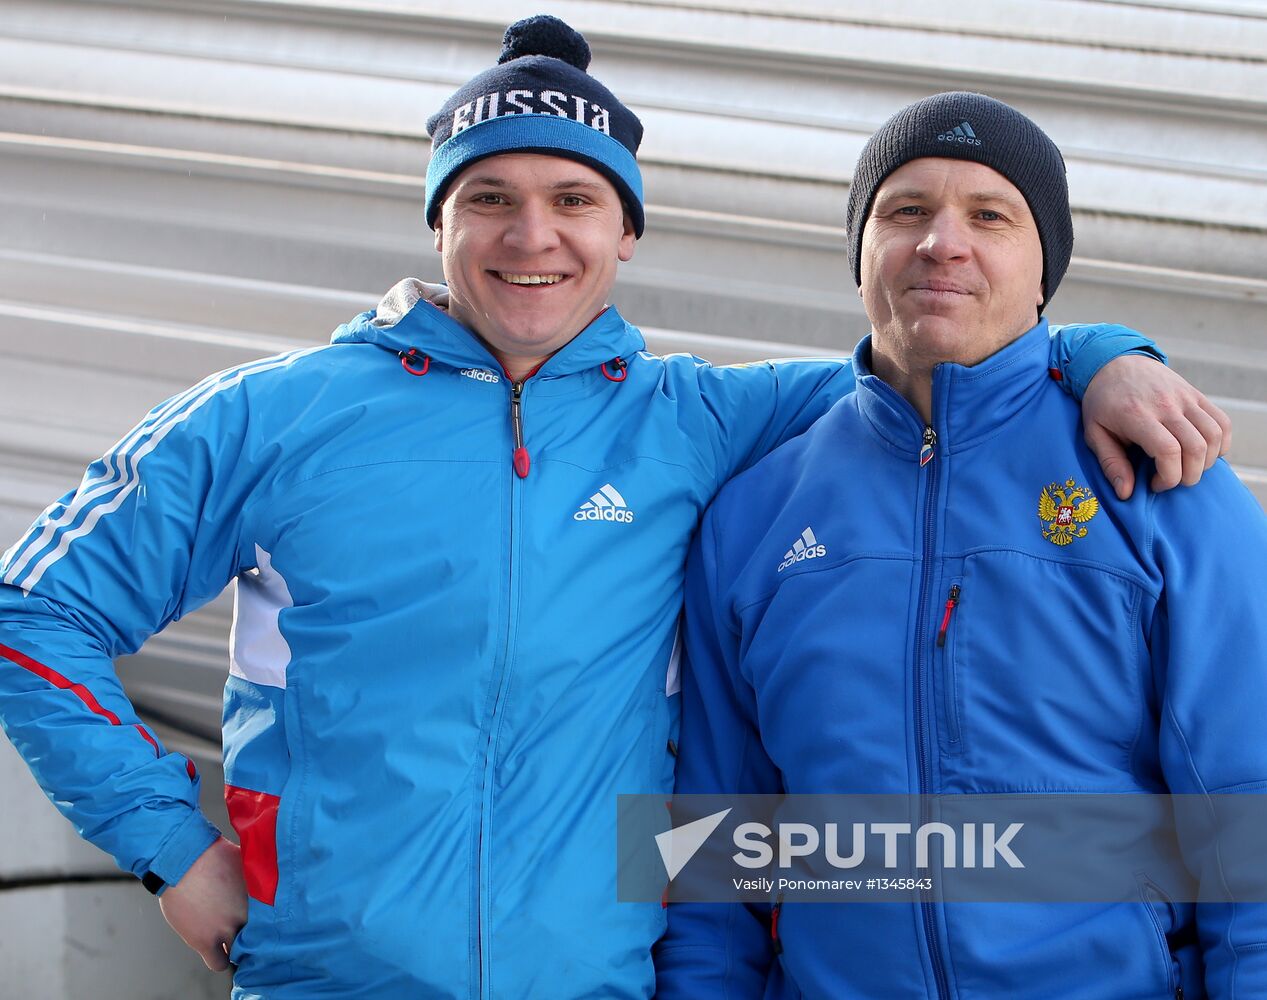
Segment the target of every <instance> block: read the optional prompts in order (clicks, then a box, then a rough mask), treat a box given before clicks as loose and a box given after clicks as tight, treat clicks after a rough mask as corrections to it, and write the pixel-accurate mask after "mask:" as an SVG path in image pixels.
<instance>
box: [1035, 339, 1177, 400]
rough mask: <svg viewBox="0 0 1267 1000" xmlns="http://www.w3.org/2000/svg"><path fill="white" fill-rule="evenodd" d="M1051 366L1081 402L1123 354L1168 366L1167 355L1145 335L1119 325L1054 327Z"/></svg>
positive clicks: (1069, 390)
mask: <svg viewBox="0 0 1267 1000" xmlns="http://www.w3.org/2000/svg"><path fill="white" fill-rule="evenodd" d="M1051 332H1052V345H1051V367H1052V368H1054V369H1056V370H1058V371H1059V372H1060V373H1061V375H1062V384H1063V385H1064V387H1065V388H1066V389H1067V390H1068V392H1069V393H1070V394H1071V395H1072V396H1073V397H1074V398H1075V399H1078V400H1080V399H1082V397H1083V396H1084V395H1085V394H1086V391H1087V386H1089V385H1090V384H1091V380H1092V379H1093V378H1095V376H1096V375H1097V374H1098V373H1099V371H1100V369H1101V368H1103V367H1104V366H1105V365H1106V364H1108V363H1109V362H1110V361H1112V360H1113V359H1114V358H1118V357H1121V356H1122V355H1123V354H1142V355H1145V356H1147V357H1150V358H1154V359H1156V360H1157V361H1160V362H1161V363H1162V364H1166V363H1167V359H1166V354H1165V352H1164V351H1162V349H1161V348H1160V347H1158V346H1157V345H1156V344H1155V343H1154V342H1153V341H1152V340H1150V339H1149V338H1147V337H1145V336H1144V335H1143V334H1142V333H1139V332H1137V331H1135V330H1132V329H1130V328H1129V327H1125V326H1118V325H1117V324H1116V323H1096V324H1080V323H1079V324H1070V325H1067V326H1054V325H1053V326H1052V327H1051Z"/></svg>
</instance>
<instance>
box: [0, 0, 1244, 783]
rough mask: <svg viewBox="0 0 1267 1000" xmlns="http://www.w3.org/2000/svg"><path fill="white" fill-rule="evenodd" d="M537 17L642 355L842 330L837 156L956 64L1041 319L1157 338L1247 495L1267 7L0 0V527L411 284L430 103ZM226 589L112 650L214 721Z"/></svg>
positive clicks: (144, 681)
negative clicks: (129, 646)
mask: <svg viewBox="0 0 1267 1000" xmlns="http://www.w3.org/2000/svg"><path fill="white" fill-rule="evenodd" d="M541 7H547V8H548V9H549V10H551V11H552V12H554V13H557V14H559V15H560V16H562V17H564V18H565V19H567V20H569V21H570V22H571V23H573V24H574V25H576V26H577V27H578V28H580V29H581V30H583V31H584V32H585V33H586V34H587V36H588V37H589V39H590V41H591V43H592V45H593V49H594V61H593V64H592V66H591V69H592V71H593V72H594V74H595V75H596V76H598V77H599V78H600V79H602V80H603V81H604V82H605V83H607V84H608V85H609V86H610V87H611V88H612V89H613V90H614V91H615V92H616V93H617V94H619V95H621V96H622V97H623V98H624V99H625V100H626V101H627V102H628V103H629V104H630V105H631V106H633V107H634V108H635V110H636V111H637V113H638V114H639V115H640V116H641V117H642V119H643V121H644V123H645V124H646V127H647V134H646V140H645V143H644V146H643V152H642V155H641V157H640V158H641V161H642V164H643V169H644V173H645V177H646V182H647V192H648V201H649V208H648V235H647V236H646V238H645V239H643V240H642V241H641V243H640V245H639V247H638V251H637V255H636V257H635V258H634V260H633V261H632V262H630V263H629V264H627V265H625V266H624V267H623V268H622V272H621V277H620V282H619V286H618V290H617V292H616V295H615V301H616V302H617V303H618V304H619V305H620V307H621V310H622V312H624V314H625V315H626V316H627V317H630V318H631V319H633V320H634V321H635V322H639V323H641V324H643V325H644V327H645V328H648V330H649V333H650V339H651V341H652V345H653V347H655V348H657V349H660V350H683V349H686V350H691V351H694V352H695V353H698V354H703V355H705V356H708V357H710V358H713V359H714V360H719V361H729V360H735V359H740V358H750V357H760V356H767V355H771V354H796V353H823V352H825V351H830V352H847V351H848V350H850V349H851V348H852V346H853V344H854V343H855V341H856V340H857V339H858V337H859V336H861V335H862V334H863V333H864V332H865V331H866V324H865V319H864V317H863V315H862V310H861V304H860V302H859V300H858V298H857V295H856V292H855V289H854V287H853V283H852V280H851V279H850V276H849V274H848V270H847V266H846V264H845V261H844V253H843V224H842V219H843V213H844V205H845V200H846V196H847V191H848V183H849V177H850V172H851V170H852V167H853V163H854V161H855V159H856V157H857V154H858V151H859V149H860V148H861V146H862V143H863V142H864V141H865V139H866V137H867V136H868V134H869V133H870V132H871V131H872V130H873V129H874V128H875V127H876V126H877V125H879V124H880V123H881V122H882V121H883V120H884V119H885V118H886V117H888V115H889V114H890V113H892V112H893V111H894V110H896V109H897V108H898V107H900V106H902V105H903V104H905V103H907V102H909V101H911V100H914V99H916V98H918V97H921V96H923V95H926V94H928V93H932V92H935V91H939V90H946V89H974V90H983V91H985V92H988V93H990V94H992V95H994V96H996V97H999V98H1001V99H1003V100H1006V101H1008V102H1010V103H1013V104H1015V105H1017V106H1018V107H1020V108H1021V109H1022V110H1024V111H1026V112H1027V113H1029V114H1031V115H1032V116H1033V117H1035V118H1036V119H1037V120H1038V121H1039V122H1041V123H1042V124H1043V125H1044V126H1045V127H1046V128H1047V130H1048V131H1049V132H1050V133H1051V134H1052V136H1053V137H1054V138H1055V139H1056V140H1057V142H1058V143H1059V144H1060V145H1061V147H1062V148H1063V150H1064V151H1065V153H1066V158H1067V160H1068V163H1069V175H1070V185H1071V190H1072V196H1073V202H1074V209H1075V224H1076V227H1077V233H1078V241H1077V247H1076V253H1075V258H1074V262H1073V265H1072V267H1071V268H1070V271H1069V276H1068V277H1067V278H1066V280H1065V283H1064V285H1063V286H1062V288H1061V290H1060V294H1059V295H1058V296H1057V298H1056V300H1055V303H1054V304H1053V307H1052V308H1051V310H1050V314H1051V315H1052V317H1053V318H1054V319H1056V320H1061V319H1064V320H1070V319H1075V318H1076V319H1081V320H1092V319H1107V320H1115V321H1119V322H1124V323H1129V324H1132V325H1135V326H1137V327H1139V328H1141V329H1143V330H1145V331H1147V332H1148V333H1150V334H1152V335H1154V336H1156V337H1157V338H1158V339H1160V340H1161V341H1162V343H1163V344H1164V345H1165V347H1166V348H1167V349H1168V350H1169V351H1170V353H1171V355H1172V358H1173V361H1174V364H1175V366H1176V367H1177V368H1178V369H1179V370H1181V371H1183V372H1184V373H1186V374H1188V375H1189V376H1190V377H1192V378H1193V379H1194V380H1196V381H1197V382H1198V384H1199V385H1200V386H1201V387H1202V388H1204V389H1205V390H1206V391H1207V392H1209V393H1211V394H1212V395H1214V396H1216V397H1217V398H1218V399H1219V401H1220V402H1221V403H1222V404H1223V405H1224V406H1225V407H1226V408H1227V409H1228V410H1229V411H1230V412H1231V413H1232V414H1233V416H1234V418H1235V419H1236V422H1237V434H1236V443H1235V449H1234V451H1233V459H1234V462H1235V464H1236V465H1237V468H1238V471H1239V472H1240V473H1241V474H1242V476H1243V478H1244V479H1245V480H1246V481H1247V482H1248V483H1250V485H1251V487H1252V488H1253V489H1255V491H1256V492H1257V493H1258V496H1259V497H1260V499H1264V500H1267V166H1265V164H1267V4H1264V3H1262V2H1235V0H1224V2H1220V0H1187V2H1178V0H1176V2H1165V0H1139V2H1136V3H1124V2H1106V0H1042V2H1030V0H977V2H973V3H970V4H957V5H950V4H945V3H942V2H940V0H905V2H896V0H852V2H838V3H834V2H829V0H744V2H742V3H741V2H738V0H692V2H691V3H690V4H689V5H688V4H685V3H679V2H670V0H626V2H603V0H565V2H554V3H549V4H544V3H538V2H535V0H534V2H532V3H522V2H509V0H507V2H500V0H489V2H482V3H478V4H465V5H457V4H452V3H448V2H440V0H434V2H432V0H377V2H368V0H366V2H357V0H310V2H304V0H272V2H267V0H167V2H159V0H152V2H145V0H140V2H131V3H125V2H104V0H103V2H89V0H80V2H74V0H7V2H4V3H3V4H0V537H3V538H6V539H12V538H15V537H16V536H17V534H18V533H19V532H20V531H21V529H22V528H23V527H24V526H25V524H26V523H27V522H28V521H29V520H30V519H31V518H32V517H33V516H34V515H35V514H36V513H37V512H38V511H39V510H40V509H41V508H42V507H43V506H44V504H45V503H47V502H48V501H49V500H50V499H51V498H52V497H54V496H56V495H58V494H60V493H61V492H63V491H64V490H65V489H67V488H69V487H70V486H71V485H72V484H73V483H74V482H75V481H77V479H78V477H79V475H80V472H81V470H82V467H83V465H84V464H85V463H86V462H87V461H89V460H90V459H91V458H93V457H95V456H96V455H97V454H99V453H100V452H101V451H102V450H103V449H104V448H105V447H107V446H108V445H109V444H110V443H112V441H113V440H114V439H115V438H117V437H118V436H119V435H120V434H121V433H122V432H123V431H124V430H126V428H127V427H128V426H130V425H131V423H133V422H134V421H135V420H136V419H138V418H139V417H140V416H141V415H142V413H144V411H145V410H146V409H147V408H148V407H149V406H150V405H151V404H152V403H153V402H155V401H157V400H158V399H160V398H162V397H164V396H166V395H168V394H170V393H171V392H174V391H176V390H178V389H180V388H183V387H184V386H186V385H188V384H190V383H192V382H193V381H195V380H196V379H197V378H199V377H200V376H201V375H203V374H205V373H206V372H208V371H212V370H215V369H218V368H223V367H225V366H228V365H231V364H235V363H238V362H241V361H243V360H246V359H249V358H252V357H257V356H260V355H263V354H268V353H272V352H274V351H276V350H278V349H281V348H285V347H289V346H293V345H295V344H305V343H312V342H318V341H322V340H324V339H325V338H326V337H327V335H328V333H329V330H330V329H331V328H332V327H333V326H334V325H336V324H337V323H338V322H340V321H341V320H343V319H345V318H347V317H348V316H349V315H351V314H352V313H354V312H357V311H359V310H361V309H363V308H366V307H367V306H369V305H371V304H372V303H373V302H374V301H375V300H376V299H377V296H378V294H379V293H380V292H381V291H383V290H384V289H386V288H387V287H388V286H389V285H390V284H392V283H393V282H394V281H395V280H396V279H397V278H398V277H400V276H402V275H404V274H418V275H420V276H423V277H426V278H431V279H435V278H438V277H439V274H440V271H439V262H438V258H437V256H436V255H435V253H434V252H433V251H432V249H431V236H430V233H429V231H428V230H427V229H426V227H425V225H424V222H423V219H422V214H421V200H422V176H423V173H424V170H425V165H426V160H427V156H428V143H427V139H426V134H425V130H424V122H425V120H426V118H427V116H428V115H429V114H430V113H431V112H433V111H434V110H435V109H436V108H438V106H439V105H440V104H441V102H442V101H443V99H444V98H445V96H447V94H448V93H449V92H451V90H452V89H453V88H454V87H455V86H456V85H458V84H459V83H461V82H463V81H465V80H466V79H467V78H468V77H469V76H470V75H472V74H473V73H474V72H476V71H478V70H480V69H482V68H484V67H486V66H488V65H490V64H491V62H492V60H493V58H494V57H495V55H496V52H497V50H498V46H499V38H500V32H501V30H502V28H503V27H504V25H505V24H506V23H507V22H508V21H510V20H514V19H515V18H518V17H521V16H525V15H527V14H530V13H535V12H537V10H538V9H539V8H541ZM226 621H227V604H226V602H225V600H224V599H222V600H221V601H219V602H216V604H214V605H212V606H211V608H209V609H208V610H207V611H205V612H203V613H200V614H199V615H195V616H193V617H192V618H190V619H189V620H187V621H186V622H183V623H181V625H180V626H178V627H176V628H175V629H172V630H170V634H169V635H166V636H164V637H163V638H161V639H159V640H157V641H155V642H153V643H151V644H150V645H149V646H147V648H146V651H145V652H144V653H143V654H142V655H141V656H139V657H135V658H133V659H132V660H131V661H129V662H127V663H125V664H124V665H123V671H124V673H125V675H126V677H127V679H128V683H129V688H130V690H131V691H132V692H133V693H134V695H135V696H136V698H137V700H138V702H139V703H141V704H143V705H144V706H145V707H146V708H147V709H148V710H149V711H150V712H151V713H152V715H153V716H154V717H155V718H156V719H158V720H159V722H164V721H165V722H167V723H171V724H172V725H171V726H169V727H167V728H166V729H165V730H164V732H165V734H166V735H167V736H168V737H169V738H170V739H171V741H172V742H173V743H174V744H175V745H177V746H179V747H181V748H182V749H188V750H192V751H195V752H196V753H197V754H198V755H199V756H200V757H202V758H203V759H204V763H209V762H211V761H213V760H214V757H215V754H216V747H217V743H216V740H217V723H218V715H219V709H218V705H219V689H220V686H221V684H222V682H223V673H224V634H225V631H226Z"/></svg>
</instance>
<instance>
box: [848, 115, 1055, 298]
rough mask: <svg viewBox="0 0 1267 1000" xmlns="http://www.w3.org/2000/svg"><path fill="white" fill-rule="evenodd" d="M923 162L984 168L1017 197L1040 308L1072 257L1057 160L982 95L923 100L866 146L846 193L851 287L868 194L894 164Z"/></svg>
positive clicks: (1026, 123) (858, 277)
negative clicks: (1034, 257) (1030, 229)
mask: <svg viewBox="0 0 1267 1000" xmlns="http://www.w3.org/2000/svg"><path fill="white" fill-rule="evenodd" d="M923 156H940V157H949V158H951V159H956V160H974V161H975V162H977V163H984V164H985V165H986V166H987V167H992V168H993V169H995V170H997V171H998V172H999V173H1001V174H1002V175H1003V176H1004V177H1006V178H1007V179H1008V180H1009V181H1011V182H1012V183H1013V184H1014V185H1016V188H1017V190H1018V191H1020V192H1021V194H1023V195H1024V196H1025V201H1026V202H1027V203H1028V205H1029V210H1030V213H1031V214H1032V215H1033V216H1034V223H1035V225H1036V226H1037V227H1038V238H1039V240H1040V241H1041V242H1042V245H1043V306H1042V308H1045V307H1046V306H1047V303H1048V302H1050V301H1051V297H1052V296H1053V295H1055V294H1056V289H1057V288H1058V287H1059V286H1060V279H1061V278H1063V277H1064V276H1065V270H1066V269H1067V268H1068V267H1069V258H1070V256H1071V255H1072V254H1073V216H1072V215H1071V214H1070V211H1069V185H1068V182H1067V181H1066V179H1065V161H1064V158H1063V157H1062V156H1061V155H1060V150H1059V149H1057V148H1056V144H1055V143H1054V142H1052V141H1051V138H1050V137H1049V136H1048V135H1047V133H1046V132H1044V131H1043V130H1042V129H1040V128H1039V127H1038V126H1037V125H1035V124H1034V123H1033V122H1032V121H1030V120H1029V119H1028V118H1026V117H1025V116H1024V115H1023V114H1021V113H1020V112H1019V111H1017V110H1016V109H1015V108H1012V107H1009V106H1008V105H1006V104H1003V103H1002V102H1001V101H996V100H994V99H993V98H992V97H986V96H985V95H984V94H968V93H964V92H962V91H953V92H950V93H945V94H935V95H933V96H932V97H926V98H924V99H923V100H922V101H916V102H915V103H914V104H911V105H908V106H907V107H905V108H903V109H902V110H901V111H899V112H898V113H897V114H895V115H894V116H893V117H892V118H890V119H889V120H888V121H887V122H885V123H884V124H883V125H881V126H880V128H879V130H878V131H877V132H876V133H875V135H873V136H872V137H871V138H870V139H868V140H867V144H866V145H865V146H864V147H863V149H862V155H861V156H859V157H858V166H857V168H856V169H855V170H854V175H853V183H852V184H851V185H850V187H849V207H848V209H847V211H846V220H845V233H846V237H847V239H848V245H849V264H850V266H851V267H852V268H853V278H854V281H855V282H857V283H858V284H859V285H861V284H862V231H863V229H864V228H865V227H866V224H867V216H869V215H870V214H871V203H872V201H874V200H875V192H876V189H877V188H878V187H879V186H880V185H881V184H882V183H883V182H884V179H885V178H886V177H888V176H889V174H891V173H893V171H895V170H896V169H897V168H898V167H900V166H902V164H904V163H908V162H910V161H911V160H918V159H919V158H920V157H923ZM1042 308H1040V309H1039V312H1040V313H1041V312H1042Z"/></svg>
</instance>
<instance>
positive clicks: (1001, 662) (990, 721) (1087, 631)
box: [933, 552, 1147, 791]
mask: <svg viewBox="0 0 1267 1000" xmlns="http://www.w3.org/2000/svg"><path fill="white" fill-rule="evenodd" d="M951 584H953V585H957V586H958V587H959V591H958V594H957V602H956V604H955V606H954V609H953V613H952V614H951V615H950V617H949V622H948V626H947V628H946V634H945V638H944V641H943V643H942V645H940V646H937V647H936V648H934V651H933V653H934V664H933V667H934V675H935V677H936V679H937V682H938V683H937V685H936V686H935V691H936V696H937V715H938V737H939V745H940V749H941V751H942V754H941V756H942V765H943V766H942V777H943V787H944V788H945V789H946V790H947V791H1078V790H1084V791H1108V790H1121V789H1123V788H1124V787H1127V785H1128V784H1129V781H1130V770H1131V765H1130V761H1131V752H1132V748H1133V746H1134V744H1135V741H1136V739H1137V737H1138V735H1139V732H1140V726H1141V720H1142V719H1143V718H1144V716H1145V712H1146V706H1145V699H1144V694H1143V677H1144V675H1145V671H1146V668H1147V654H1146V650H1145V647H1144V643H1143V641H1142V637H1141V636H1140V634H1139V631H1140V630H1139V621H1138V612H1139V599H1140V591H1139V588H1138V587H1137V586H1136V585H1135V584H1134V583H1132V582H1131V581H1130V580H1128V579H1126V578H1124V577H1122V576H1119V575H1117V574H1114V573H1110V572H1107V571H1105V570H1103V569H1100V568H1098V567H1094V566H1087V565H1081V564H1071V563H1064V562H1060V561H1056V560H1042V559H1036V558H1033V557H1031V556H1027V555H1024V554H1021V553H1017V552H990V553H981V554H977V555H973V556H970V557H969V558H968V559H966V560H965V561H964V565H963V569H962V572H961V573H958V574H955V575H954V579H953V581H949V582H948V586H949V585H951ZM934 624H936V623H934Z"/></svg>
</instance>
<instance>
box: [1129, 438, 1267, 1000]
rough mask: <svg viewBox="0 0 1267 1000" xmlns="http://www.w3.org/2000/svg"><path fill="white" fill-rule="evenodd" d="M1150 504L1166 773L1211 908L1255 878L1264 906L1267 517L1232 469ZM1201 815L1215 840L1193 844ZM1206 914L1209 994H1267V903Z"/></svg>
mask: <svg viewBox="0 0 1267 1000" xmlns="http://www.w3.org/2000/svg"><path fill="white" fill-rule="evenodd" d="M1150 502H1151V504H1152V514H1153V551H1154V558H1155V560H1156V564H1157V566H1158V568H1159V570H1160V572H1161V574H1162V578H1163V585H1162V586H1163V589H1162V595H1161V599H1160V600H1159V602H1158V605H1157V608H1156V610H1155V613H1154V615H1153V619H1152V622H1151V628H1150V650H1151V656H1152V659H1153V662H1154V666H1155V676H1156V678H1157V680H1158V683H1159V686H1160V691H1159V694H1160V698H1159V704H1160V720H1159V725H1160V739H1159V749H1160V753H1161V764H1162V768H1163V771H1164V773H1165V776H1166V782H1167V785H1168V786H1169V788H1170V790H1171V792H1172V793H1175V794H1176V795H1178V796H1180V797H1181V799H1182V800H1183V804H1182V806H1181V809H1182V811H1183V815H1182V816H1181V817H1180V819H1179V833H1180V846H1181V848H1182V849H1183V851H1184V854H1185V860H1186V861H1187V864H1188V867H1189V868H1190V869H1191V870H1192V871H1193V874H1194V875H1196V876H1197V878H1198V879H1199V880H1200V882H1201V892H1202V898H1203V899H1209V898H1210V897H1211V896H1213V895H1218V894H1220V893H1221V892H1226V891H1228V889H1229V888H1230V889H1231V891H1232V893H1236V892H1237V884H1238V880H1242V881H1241V885H1242V887H1243V884H1244V883H1243V877H1244V876H1245V875H1246V874H1247V873H1250V872H1257V876H1256V877H1255V878H1254V879H1253V881H1255V882H1256V883H1257V886H1256V888H1257V890H1258V892H1257V894H1255V895H1253V896H1252V897H1248V896H1246V895H1245V894H1244V893H1243V891H1242V898H1255V899H1257V900H1263V899H1264V898H1267V897H1264V896H1263V895H1262V894H1261V893H1262V889H1263V884H1264V878H1263V877H1262V875H1263V870H1262V851H1261V845H1262V828H1261V820H1262V817H1263V814H1264V802H1265V801H1267V800H1264V798H1263V796H1264V795H1267V740H1265V739H1264V738H1263V719H1264V718H1267V617H1265V616H1264V613H1263V607H1264V601H1267V517H1265V516H1264V514H1263V511H1262V509H1261V508H1260V507H1259V506H1258V503H1257V502H1256V501H1255V499H1254V498H1253V496H1252V495H1251V494H1250V493H1249V491H1248V490H1247V489H1246V488H1245V487H1244V486H1243V485H1242V484H1241V483H1240V482H1239V481H1238V480H1237V478H1236V476H1235V474H1234V473H1233V472H1232V470H1231V468H1230V467H1229V466H1228V465H1227V464H1226V463H1225V462H1223V461H1219V462H1218V463H1216V465H1215V466H1214V467H1213V468H1212V469H1210V471H1209V472H1207V473H1206V475H1205V477H1204V478H1203V479H1202V481H1201V484H1200V485H1199V486H1198V487H1194V488H1193V489H1191V490H1180V491H1177V492H1175V493H1174V495H1172V494H1169V493H1168V494H1154V495H1153V497H1152V500H1151V501H1150ZM1193 796H1195V797H1196V798H1192V797H1193ZM1243 796H1244V798H1242V797H1243ZM1249 796H1252V797H1253V798H1252V799H1251V798H1249ZM1190 803H1191V804H1190ZM1198 806H1199V815H1200V817H1201V818H1202V820H1203V821H1204V820H1205V819H1206V818H1207V817H1208V818H1209V819H1212V821H1213V824H1214V826H1213V830H1214V833H1215V835H1214V838H1213V839H1209V840H1207V839H1206V836H1207V834H1205V833H1201V834H1197V835H1193V834H1195V833H1196V830H1195V827H1194V825H1193V823H1192V820H1193V819H1194V818H1195V817H1196V816H1197V815H1198V812H1197V807H1198ZM1207 810H1208V812H1207ZM1256 819H1257V821H1256ZM1185 832H1188V834H1189V836H1188V837H1185ZM1196 913H1197V928H1198V934H1199V939H1200V944H1201V950H1202V953H1203V956H1204V960H1205V976H1206V988H1207V990H1208V992H1209V996H1210V997H1211V998H1215V1000H1217V998H1228V997H1233V996H1235V997H1251V996H1267V903H1264V902H1235V903H1231V902H1199V903H1198V904H1197V907H1196Z"/></svg>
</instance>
